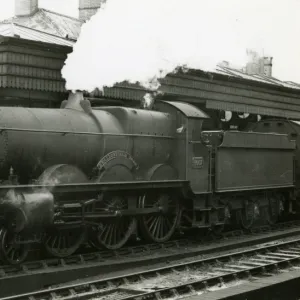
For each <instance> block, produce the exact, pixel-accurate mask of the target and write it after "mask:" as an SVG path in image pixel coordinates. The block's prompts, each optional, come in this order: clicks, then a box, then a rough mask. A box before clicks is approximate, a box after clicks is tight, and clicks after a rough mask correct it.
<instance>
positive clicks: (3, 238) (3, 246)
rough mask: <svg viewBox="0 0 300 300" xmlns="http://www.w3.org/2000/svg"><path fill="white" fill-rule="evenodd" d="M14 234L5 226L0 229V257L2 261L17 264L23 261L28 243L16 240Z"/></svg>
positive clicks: (26, 254)
mask: <svg viewBox="0 0 300 300" xmlns="http://www.w3.org/2000/svg"><path fill="white" fill-rule="evenodd" d="M15 238H16V234H15V233H13V232H10V231H8V230H7V229H5V228H2V229H1V230H0V257H1V260H2V261H3V262H4V263H8V264H10V265H18V264H20V263H22V262H24V261H25V260H26V258H27V256H28V253H29V250H30V244H28V243H18V242H16V239H15Z"/></svg>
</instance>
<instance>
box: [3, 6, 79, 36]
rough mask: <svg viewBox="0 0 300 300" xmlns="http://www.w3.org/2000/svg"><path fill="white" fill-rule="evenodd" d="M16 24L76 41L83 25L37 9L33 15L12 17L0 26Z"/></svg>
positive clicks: (68, 18) (67, 17)
mask: <svg viewBox="0 0 300 300" xmlns="http://www.w3.org/2000/svg"><path fill="white" fill-rule="evenodd" d="M11 23H13V24H17V25H21V26H24V27H28V28H30V29H35V30H38V31H41V32H46V33H48V34H52V35H55V36H58V37H62V38H66V37H67V38H69V39H73V40H77V38H78V37H79V34H80V28H81V26H82V24H83V22H82V21H80V20H79V19H76V18H73V17H70V16H66V15H62V14H59V13H56V12H53V11H50V10H47V9H44V8H39V9H38V10H37V11H36V12H35V13H34V14H33V15H30V16H21V17H12V18H10V19H7V20H4V21H2V22H0V24H11Z"/></svg>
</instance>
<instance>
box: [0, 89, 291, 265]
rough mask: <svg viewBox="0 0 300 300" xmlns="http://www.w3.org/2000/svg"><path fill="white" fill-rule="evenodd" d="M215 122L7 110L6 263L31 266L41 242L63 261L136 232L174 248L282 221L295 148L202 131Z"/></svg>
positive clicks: (179, 114)
mask: <svg viewBox="0 0 300 300" xmlns="http://www.w3.org/2000/svg"><path fill="white" fill-rule="evenodd" d="M208 119H209V116H208V115H207V114H206V113H205V112H203V111H201V110H200V109H198V108H197V107H195V106H193V105H190V104H187V103H182V102H172V101H159V102H157V103H156V105H155V109H154V110H144V109H136V108H128V107H120V106H103V107H91V104H90V102H89V101H88V100H85V99H84V98H83V96H82V94H81V93H75V94H70V97H69V99H68V100H67V101H64V102H63V103H62V107H61V108H60V109H37V108H19V107H17V108H13V107H2V108H0V131H1V135H0V139H1V145H2V147H1V151H0V176H1V179H2V185H1V186H0V197H1V198H0V215H1V228H2V229H1V231H0V240H1V243H0V254H1V257H2V259H3V260H5V261H6V262H9V263H12V264H15V263H20V262H21V261H23V260H24V259H26V257H27V254H28V251H29V248H30V245H31V244H32V243H33V242H39V243H41V244H42V245H43V246H44V248H45V249H46V250H47V252H48V253H50V254H51V255H54V256H58V257H64V256H67V255H70V254H72V253H74V252H75V251H76V250H77V249H78V248H79V247H80V245H81V244H83V243H85V242H88V243H89V244H90V245H91V246H93V247H95V248H97V249H98V248H101V247H105V248H108V249H117V248H119V247H122V246H123V245H124V244H125V243H126V242H127V241H128V239H129V238H130V237H131V236H132V235H133V234H137V235H140V236H141V237H142V238H144V239H145V240H149V241H152V242H163V241H167V240H168V239H170V238H171V237H172V235H173V234H174V232H175V231H176V229H177V228H179V227H181V228H192V227H195V228H207V229H212V230H215V231H217V232H220V231H221V230H222V229H223V228H224V226H225V225H226V224H227V223H234V224H236V225H238V226H242V227H243V228H246V229H249V228H251V226H253V225H254V224H255V223H256V222H257V221H258V220H262V219H265V220H267V221H268V222H269V223H274V222H276V221H277V219H278V218H279V216H280V214H281V213H282V211H283V210H284V209H285V208H286V207H287V206H288V205H287V204H289V203H290V202H291V200H293V196H292V195H293V191H294V188H295V182H294V181H295V176H294V172H295V168H294V155H295V153H294V152H295V142H294V141H293V140H291V139H289V138H288V136H287V135H286V134H278V133H277V134H275V133H269V134H268V133H265V132H239V131H225V132H223V131H213V130H210V131H209V130H206V131H203V130H202V125H203V122H204V121H205V120H208ZM278 161H281V163H280V164H278V163H277V162H278ZM275 165H276V167H274V166H275Z"/></svg>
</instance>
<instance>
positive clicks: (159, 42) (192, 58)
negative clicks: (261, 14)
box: [62, 0, 247, 92]
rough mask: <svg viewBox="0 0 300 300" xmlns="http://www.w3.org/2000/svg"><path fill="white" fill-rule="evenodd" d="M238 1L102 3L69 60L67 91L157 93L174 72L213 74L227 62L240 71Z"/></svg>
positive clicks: (241, 48)
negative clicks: (120, 87) (117, 87)
mask: <svg viewBox="0 0 300 300" xmlns="http://www.w3.org/2000/svg"><path fill="white" fill-rule="evenodd" d="M239 6H241V4H240V0H227V1H224V0H210V1H207V0H185V1H181V0H163V1H162V0H126V1H124V0H107V1H106V3H105V4H104V5H103V6H102V7H101V9H99V11H98V13H97V14H96V15H94V16H93V17H92V18H91V19H90V21H88V22H87V23H85V24H84V25H83V26H82V29H81V34H80V37H79V39H78V41H77V43H76V44H75V45H74V50H73V53H71V54H69V55H68V58H67V60H66V62H65V66H64V68H63V69H62V75H63V77H64V78H65V79H66V88H67V89H68V90H82V91H88V92H92V91H93V90H94V89H96V88H98V89H99V90H101V91H102V90H103V88H104V87H105V86H106V87H111V86H113V85H114V84H116V83H120V82H124V81H127V82H129V83H137V82H139V83H140V84H141V85H142V86H144V87H145V88H147V89H150V90H153V89H158V87H159V86H160V84H159V79H160V78H163V77H165V76H166V75H167V74H169V73H172V72H176V69H177V68H178V67H182V68H189V69H191V68H192V69H202V70H204V71H214V70H215V67H216V65H217V64H218V63H219V62H221V61H223V60H227V61H230V62H232V63H233V64H235V65H240V66H243V65H244V64H245V63H246V61H247V55H246V48H247V47H245V45H244V44H243V43H242V40H243V39H241V35H240V34H239V32H237V28H238V24H237V17H236V12H237V9H236V7H239Z"/></svg>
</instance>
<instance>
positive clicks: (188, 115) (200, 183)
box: [156, 101, 212, 194]
mask: <svg viewBox="0 0 300 300" xmlns="http://www.w3.org/2000/svg"><path fill="white" fill-rule="evenodd" d="M156 108H157V109H158V110H160V111H163V112H168V113H170V115H171V117H172V123H173V127H174V128H176V139H175V140H176V141H175V143H176V146H175V147H174V149H175V150H174V153H173V161H174V165H175V166H176V169H177V170H178V172H179V174H180V178H181V179H184V180H188V181H189V182H190V187H191V189H192V191H193V193H194V194H203V193H207V192H210V191H211V186H210V183H209V182H210V181H209V169H210V159H211V155H212V152H211V149H210V148H209V147H207V146H206V145H205V143H204V141H203V139H202V138H201V132H202V125H203V121H204V120H207V119H209V116H208V115H207V114H206V113H204V112H203V111H201V110H200V109H199V108H197V107H195V106H193V105H191V104H188V103H183V102H171V101H160V102H158V103H157V104H156Z"/></svg>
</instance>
